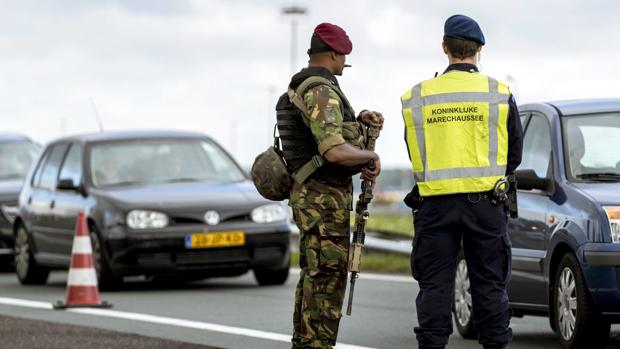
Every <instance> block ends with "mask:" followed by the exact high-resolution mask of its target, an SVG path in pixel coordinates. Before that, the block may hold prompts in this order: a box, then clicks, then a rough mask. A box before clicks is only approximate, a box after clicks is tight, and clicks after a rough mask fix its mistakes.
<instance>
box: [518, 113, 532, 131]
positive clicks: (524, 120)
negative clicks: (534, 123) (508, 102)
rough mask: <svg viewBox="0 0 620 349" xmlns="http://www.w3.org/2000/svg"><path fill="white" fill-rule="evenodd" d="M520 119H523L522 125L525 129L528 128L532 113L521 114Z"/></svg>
mask: <svg viewBox="0 0 620 349" xmlns="http://www.w3.org/2000/svg"><path fill="white" fill-rule="evenodd" d="M519 118H521V125H522V126H523V128H524V129H525V127H526V126H527V121H528V120H529V118H530V113H529V112H524V113H520V114H519Z"/></svg>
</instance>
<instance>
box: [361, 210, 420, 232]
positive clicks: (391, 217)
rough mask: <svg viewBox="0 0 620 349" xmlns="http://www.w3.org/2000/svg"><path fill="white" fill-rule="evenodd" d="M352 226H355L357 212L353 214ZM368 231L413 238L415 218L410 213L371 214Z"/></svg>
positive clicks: (367, 223)
mask: <svg viewBox="0 0 620 349" xmlns="http://www.w3.org/2000/svg"><path fill="white" fill-rule="evenodd" d="M351 226H352V227H353V226H355V212H352V213H351ZM366 229H368V230H377V231H382V232H389V233H392V234H397V235H404V236H413V218H412V216H411V213H410V212H404V213H378V212H377V213H375V212H370V217H369V218H368V222H366Z"/></svg>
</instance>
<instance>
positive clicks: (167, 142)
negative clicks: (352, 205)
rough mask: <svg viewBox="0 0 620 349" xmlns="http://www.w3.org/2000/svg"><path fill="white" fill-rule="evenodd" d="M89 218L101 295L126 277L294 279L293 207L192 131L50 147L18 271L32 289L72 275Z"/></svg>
mask: <svg viewBox="0 0 620 349" xmlns="http://www.w3.org/2000/svg"><path fill="white" fill-rule="evenodd" d="M79 211H83V212H85V214H86V216H87V218H88V224H89V227H90V237H91V241H92V245H93V255H94V260H95V269H96V271H97V277H98V279H99V286H100V287H101V288H103V289H105V288H111V287H114V286H118V284H119V283H120V282H121V281H122V280H123V277H126V276H139V275H140V276H142V275H144V276H176V277H178V276H181V277H183V278H187V279H201V278H206V277H213V276H235V275H240V274H242V273H245V272H247V271H248V270H253V271H254V274H255V277H256V279H257V281H258V283H259V284H261V285H269V284H282V283H284V282H285V281H286V279H287V277H288V273H289V264H290V252H289V235H290V223H289V219H288V210H287V207H285V206H284V205H282V204H280V203H273V202H271V201H267V200H265V199H263V198H262V197H261V196H260V195H259V194H258V193H257V192H256V189H255V188H254V186H253V184H252V183H251V182H250V181H249V180H248V179H247V177H246V174H245V173H244V172H243V171H242V169H241V168H240V167H239V166H238V165H237V163H235V161H234V160H233V159H232V158H231V157H230V156H229V155H228V154H227V153H226V152H225V151H224V150H223V149H222V148H221V147H220V146H219V145H217V144H216V143H215V142H214V141H213V140H211V139H210V138H208V137H206V136H204V135H201V134H197V133H186V132H156V131H153V132H112V133H99V134H92V135H84V136H75V137H69V138H63V139H60V140H57V141H55V142H53V143H51V144H49V145H48V146H47V147H46V148H45V151H44V152H43V154H42V155H41V157H40V158H39V160H38V162H37V165H36V166H34V167H33V169H32V171H31V173H30V174H29V176H28V179H27V181H26V183H25V184H24V187H23V190H22V192H21V195H20V198H19V209H18V213H17V216H16V218H15V223H14V233H15V264H16V265H15V269H16V273H17V277H18V279H19V280H20V281H21V282H22V283H24V284H40V283H45V282H46V280H47V277H48V274H49V271H50V270H53V269H68V268H69V264H70V260H71V249H72V241H73V237H74V229H75V222H76V217H77V214H78V212H79Z"/></svg>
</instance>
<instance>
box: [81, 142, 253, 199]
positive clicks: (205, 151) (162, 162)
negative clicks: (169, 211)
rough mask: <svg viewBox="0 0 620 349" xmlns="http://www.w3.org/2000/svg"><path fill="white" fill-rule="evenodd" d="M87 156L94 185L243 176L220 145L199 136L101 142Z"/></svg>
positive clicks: (224, 180) (223, 179)
mask: <svg viewBox="0 0 620 349" xmlns="http://www.w3.org/2000/svg"><path fill="white" fill-rule="evenodd" d="M89 155H90V156H89V157H90V165H89V166H90V173H91V176H92V177H91V179H92V183H93V185H94V186H95V187H112V186H123V185H150V184H158V183H159V184H161V183H174V182H205V183H230V182H236V181H241V180H244V179H245V175H244V174H243V172H241V170H240V169H239V167H238V166H237V165H236V164H235V162H234V161H233V160H232V159H231V158H230V157H229V156H228V155H227V154H226V153H225V152H224V151H223V150H222V149H221V148H219V147H218V146H217V145H215V143H212V142H211V141H208V140H202V139H193V138H191V139H176V138H175V139H165V138H163V139H147V140H131V141H120V142H105V143H100V144H95V145H93V146H92V148H91V150H90V154H89Z"/></svg>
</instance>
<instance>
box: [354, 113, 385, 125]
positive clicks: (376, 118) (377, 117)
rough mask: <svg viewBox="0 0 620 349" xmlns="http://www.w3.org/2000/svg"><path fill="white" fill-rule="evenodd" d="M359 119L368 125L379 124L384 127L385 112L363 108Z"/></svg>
mask: <svg viewBox="0 0 620 349" xmlns="http://www.w3.org/2000/svg"><path fill="white" fill-rule="evenodd" d="M359 120H360V121H361V122H362V123H363V124H364V125H366V126H378V127H380V128H383V114H381V113H379V112H378V111H370V110H363V111H362V112H361V113H360V116H359Z"/></svg>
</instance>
